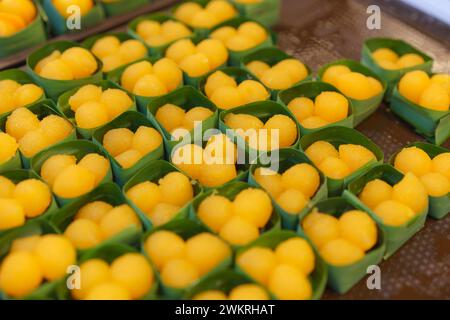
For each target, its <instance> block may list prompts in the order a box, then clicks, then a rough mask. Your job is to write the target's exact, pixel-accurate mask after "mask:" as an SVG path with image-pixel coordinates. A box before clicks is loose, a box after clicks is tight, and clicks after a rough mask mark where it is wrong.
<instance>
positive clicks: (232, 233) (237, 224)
mask: <svg viewBox="0 0 450 320" xmlns="http://www.w3.org/2000/svg"><path fill="white" fill-rule="evenodd" d="M219 235H220V237H221V238H222V239H224V240H225V241H227V242H228V243H230V244H232V245H237V246H240V245H246V244H248V243H250V242H251V241H253V240H255V239H257V238H258V237H259V230H258V228H257V227H256V226H255V225H253V224H252V223H250V222H248V221H247V220H245V219H243V218H241V217H239V216H234V217H232V218H230V219H229V220H228V221H227V222H226V223H225V224H224V225H223V226H222V228H221V229H220V233H219Z"/></svg>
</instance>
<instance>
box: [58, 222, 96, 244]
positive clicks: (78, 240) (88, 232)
mask: <svg viewBox="0 0 450 320" xmlns="http://www.w3.org/2000/svg"><path fill="white" fill-rule="evenodd" d="M64 235H65V236H66V237H67V238H68V239H69V240H70V241H71V242H72V243H73V245H74V246H75V248H77V249H80V250H83V249H89V248H92V247H95V246H96V245H98V244H99V243H100V242H101V241H102V235H101V232H100V227H99V226H98V224H97V223H95V222H93V221H92V220H88V219H77V220H74V221H73V222H72V223H71V224H69V226H68V227H67V229H66V230H65V231H64Z"/></svg>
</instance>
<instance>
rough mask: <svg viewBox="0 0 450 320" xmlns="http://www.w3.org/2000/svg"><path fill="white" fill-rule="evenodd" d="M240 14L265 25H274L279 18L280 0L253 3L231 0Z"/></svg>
mask: <svg viewBox="0 0 450 320" xmlns="http://www.w3.org/2000/svg"><path fill="white" fill-rule="evenodd" d="M232 2H233V4H234V5H235V7H236V8H237V9H238V10H239V13H240V15H241V16H244V17H247V18H249V19H254V20H256V21H258V22H259V23H261V24H263V25H265V26H266V27H272V26H274V25H275V24H276V23H277V22H278V20H279V19H280V13H281V1H280V0H261V1H258V2H255V3H245V2H243V1H242V2H241V1H239V0H232Z"/></svg>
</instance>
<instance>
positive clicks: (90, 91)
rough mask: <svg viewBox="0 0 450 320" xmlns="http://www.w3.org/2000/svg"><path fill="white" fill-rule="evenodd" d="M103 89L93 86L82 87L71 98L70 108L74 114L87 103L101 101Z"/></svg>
mask: <svg viewBox="0 0 450 320" xmlns="http://www.w3.org/2000/svg"><path fill="white" fill-rule="evenodd" d="M101 96H102V88H101V87H99V86H96V85H93V84H88V85H85V86H82V87H81V88H80V89H78V90H77V92H75V94H74V95H72V96H71V97H70V98H69V106H70V109H71V110H72V111H73V112H76V111H77V109H78V108H79V107H80V106H81V105H83V104H84V103H86V102H89V101H100V97H101Z"/></svg>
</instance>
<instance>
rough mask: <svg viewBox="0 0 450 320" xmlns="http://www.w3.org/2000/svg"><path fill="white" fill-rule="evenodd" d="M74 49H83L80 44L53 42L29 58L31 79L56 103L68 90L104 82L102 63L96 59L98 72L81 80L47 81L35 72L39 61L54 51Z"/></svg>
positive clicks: (28, 64)
mask: <svg viewBox="0 0 450 320" xmlns="http://www.w3.org/2000/svg"><path fill="white" fill-rule="evenodd" d="M72 47H82V46H81V45H80V44H78V43H75V42H71V41H56V42H51V43H48V44H46V45H44V46H43V47H42V48H40V49H38V50H36V51H34V52H33V53H31V54H30V55H29V56H28V58H27V69H28V72H29V73H30V75H31V77H32V78H33V79H34V81H35V82H36V84H38V85H39V86H41V87H42V88H43V89H44V90H45V92H46V94H47V97H49V98H51V99H52V100H54V101H56V100H57V99H58V97H59V96H60V95H61V94H62V93H64V92H66V91H68V90H71V89H74V88H78V87H81V86H83V85H86V84H90V83H94V82H99V81H100V80H102V62H101V61H100V60H99V59H97V58H95V59H96V61H97V70H96V71H95V72H94V73H93V74H92V75H90V76H88V77H85V78H81V79H75V80H53V79H47V78H44V77H41V76H40V75H38V74H37V73H36V72H35V71H34V69H35V67H36V65H37V64H38V63H39V61H41V60H42V59H44V58H46V57H47V56H49V55H50V54H51V53H52V52H53V51H55V50H59V51H61V53H62V52H63V51H65V50H67V49H69V48H72Z"/></svg>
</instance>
